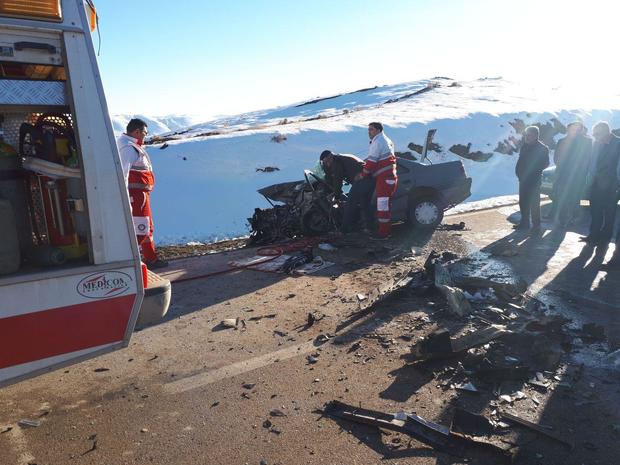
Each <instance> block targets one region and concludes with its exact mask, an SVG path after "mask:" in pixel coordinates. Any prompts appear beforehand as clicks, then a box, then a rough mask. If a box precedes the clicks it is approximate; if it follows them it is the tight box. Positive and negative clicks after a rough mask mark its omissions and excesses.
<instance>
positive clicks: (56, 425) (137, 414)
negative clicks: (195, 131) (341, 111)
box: [0, 207, 620, 465]
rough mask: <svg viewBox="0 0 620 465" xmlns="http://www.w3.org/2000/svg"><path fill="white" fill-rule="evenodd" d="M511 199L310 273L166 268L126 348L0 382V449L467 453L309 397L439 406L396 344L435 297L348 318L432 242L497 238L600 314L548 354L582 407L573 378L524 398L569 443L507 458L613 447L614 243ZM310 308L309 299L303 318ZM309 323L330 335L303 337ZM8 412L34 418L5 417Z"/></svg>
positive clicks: (367, 456)
mask: <svg viewBox="0 0 620 465" xmlns="http://www.w3.org/2000/svg"><path fill="white" fill-rule="evenodd" d="M514 211H515V208H514V207H503V208H500V209H495V210H488V211H482V212H476V213H470V214H464V215H461V216H459V217H449V218H447V219H446V221H447V222H458V221H465V222H466V224H467V228H468V230H466V231H438V232H436V233H435V234H434V235H433V237H432V238H430V240H429V239H428V238H420V237H410V236H409V235H408V234H407V232H404V231H400V232H399V235H398V240H396V241H393V242H392V243H390V244H388V245H389V246H390V247H401V248H402V249H404V250H407V251H409V248H410V246H411V245H417V247H418V248H417V249H416V252H417V255H416V256H411V253H409V254H408V256H407V257H406V258H404V259H403V257H402V256H401V257H397V258H396V259H394V260H387V261H384V260H383V258H384V257H385V255H390V254H391V253H392V252H396V251H394V250H393V251H391V252H389V253H388V252H384V253H381V252H380V251H379V252H377V249H376V248H375V249H374V250H367V249H365V248H363V247H362V248H359V247H349V248H341V249H340V250H339V251H338V252H334V253H332V254H331V256H330V257H327V258H329V259H332V260H333V261H334V262H336V265H334V266H333V267H331V268H328V269H326V270H324V271H322V272H320V273H319V274H316V275H310V276H302V277H288V276H283V275H280V274H273V273H264V272H257V271H240V272H237V273H235V274H230V275H222V276H217V277H213V278H209V279H204V280H195V281H189V282H185V283H179V284H176V285H174V286H173V302H172V306H171V309H170V312H169V315H168V317H167V318H166V320H165V321H163V322H162V323H160V324H158V325H155V326H152V327H149V328H146V329H144V330H141V331H139V332H137V333H136V334H135V335H134V336H133V338H132V341H131V344H130V346H129V347H128V348H127V349H124V350H121V351H118V352H116V353H113V354H110V355H107V356H103V357H99V358H97V359H94V360H91V361H88V362H84V363H81V364H78V365H75V366H72V367H69V368H68V369H65V370H59V371H56V372H53V373H50V374H47V375H44V376H40V377H38V378H36V379H32V380H29V381H26V382H22V383H20V384H17V385H14V386H10V387H7V388H4V389H2V390H0V464H1V465H13V464H15V465H26V464H37V465H52V464H53V465H64V464H73V463H75V464H92V465H95V464H96V465H116V464H154V465H163V464H241V465H242V464H246V463H247V464H256V465H258V464H260V463H266V464H269V465H271V464H278V463H279V464H283V465H284V464H347V465H349V464H360V465H361V464H364V465H366V464H459V463H484V462H481V461H480V460H479V459H476V458H473V459H470V458H466V459H455V458H454V457H451V456H447V455H445V454H438V453H437V452H436V451H434V450H432V449H430V448H428V447H426V446H424V445H422V444H420V443H417V442H416V441H411V440H410V439H409V438H407V437H403V436H401V435H398V434H396V433H391V434H387V433H386V434H379V433H378V432H377V430H374V429H372V428H369V427H362V428H349V427H347V425H344V424H340V425H339V424H337V423H336V422H334V421H332V420H330V419H326V418H321V416H320V414H319V413H317V409H320V408H321V407H322V406H323V405H324V404H325V403H326V402H328V401H330V400H333V399H338V400H341V401H346V402H348V403H351V404H354V405H359V404H363V406H364V407H366V408H375V409H378V410H383V411H388V412H396V411H400V410H405V411H416V412H418V414H420V415H422V416H424V417H425V418H428V419H430V420H434V421H438V422H442V423H444V424H445V423H446V422H448V423H449V421H448V420H447V413H446V412H447V407H448V406H449V405H450V404H451V403H452V402H454V400H455V396H457V394H455V393H454V392H453V391H450V390H446V389H445V388H443V387H441V386H440V385H439V384H438V383H437V381H436V380H435V379H434V378H433V376H432V374H431V375H429V374H428V373H426V374H420V373H418V372H409V371H407V369H406V367H405V366H404V363H403V361H402V360H401V359H400V355H401V354H403V353H406V352H408V350H409V346H410V344H411V343H412V341H413V342H415V340H416V339H418V338H419V337H421V336H423V335H424V334H427V333H428V332H429V331H430V330H431V328H432V326H433V318H434V314H435V313H436V311H437V309H438V308H440V307H441V306H442V303H441V302H438V301H435V300H429V299H420V298H413V297H412V298H402V299H399V300H398V301H397V302H388V303H386V304H385V305H383V308H381V309H380V310H379V311H376V312H373V313H371V314H369V315H365V316H364V317H362V318H359V319H355V318H354V316H355V311H356V309H357V308H358V306H359V299H358V297H357V294H364V295H367V294H368V293H370V292H371V291H372V289H374V288H375V287H376V286H377V284H379V283H381V282H383V281H385V280H386V279H388V278H390V277H399V276H402V275H404V274H405V273H406V272H408V271H409V270H410V269H412V268H414V267H420V266H421V265H422V263H423V262H424V259H425V257H426V255H427V253H428V252H429V251H430V250H432V249H436V250H441V251H443V250H451V251H454V252H456V253H459V254H466V253H468V252H477V251H479V250H484V249H485V248H486V249H490V248H492V247H496V246H497V245H498V244H501V245H502V246H506V244H510V245H509V246H508V247H511V248H514V250H515V252H516V253H515V254H514V255H513V256H510V257H505V258H502V260H504V261H506V263H507V264H508V265H509V266H511V267H513V268H514V270H515V272H516V273H517V274H518V275H520V276H522V277H523V278H524V279H525V280H526V281H527V282H528V283H529V284H530V292H531V293H532V294H533V295H536V296H538V297H539V298H540V299H541V300H545V301H546V302H547V303H548V304H549V305H550V307H551V308H553V309H555V310H556V311H557V312H560V313H562V314H565V315H566V316H568V317H569V318H572V319H573V321H574V324H575V325H580V324H582V323H583V322H591V321H593V322H597V323H599V324H603V325H604V326H605V327H606V328H608V339H609V342H608V344H609V347H604V348H603V349H604V350H603V349H601V348H600V347H598V348H592V347H589V346H588V347H581V349H579V350H575V351H573V352H572V353H570V354H568V355H567V356H566V357H567V359H566V360H567V361H566V363H565V365H564V366H565V368H566V369H567V370H570V369H571V368H574V366H582V367H585V368H582V369H585V373H586V375H587V376H585V377H584V380H583V382H584V383H585V384H584V387H583V389H585V390H590V391H592V392H593V397H592V396H591V397H589V398H587V399H586V402H590V403H589V404H588V403H586V404H581V405H582V407H583V408H584V409H587V412H589V413H590V414H591V415H590V414H588V415H589V416H588V415H586V414H585V413H584V414H583V415H586V416H587V418H585V420H584V419H583V418H581V417H579V416H578V415H577V413H575V412H576V411H574V412H570V411H567V409H566V408H565V405H567V404H566V402H568V401H569V400H570V401H571V402H573V401H575V399H572V398H571V395H573V394H574V393H573V394H571V395H569V396H568V397H566V395H560V391H559V390H555V391H554V392H552V393H548V394H547V395H546V396H544V395H540V399H541V401H540V406H539V407H537V405H538V404H536V405H532V406H530V407H529V410H528V412H529V413H528V414H529V415H530V416H533V417H538V418H541V419H545V420H546V421H547V422H550V423H553V422H554V421H561V422H564V423H565V425H568V426H565V428H566V431H563V432H564V433H566V434H572V435H573V436H575V437H578V440H577V442H576V447H575V449H574V450H573V451H572V452H571V453H570V454H569V455H566V454H564V455H562V454H563V453H562V452H557V455H554V454H556V452H554V451H547V449H546V448H545V447H547V446H546V445H544V444H543V445H540V447H539V449H537V450H540V451H541V452H540V453H538V455H533V456H532V455H530V456H528V457H534V458H533V459H529V458H527V457H525V456H523V457H521V462H518V463H545V464H547V463H557V462H556V460H557V461H561V463H565V464H572V463H575V464H581V463H588V464H594V463H599V464H610V465H611V464H614V463H617V461H616V460H615V459H616V457H617V456H618V453H619V452H620V447H619V446H618V437H617V435H616V434H617V431H616V430H615V429H614V428H615V426H613V425H620V414H619V412H618V407H617V405H618V402H617V400H618V393H619V391H618V387H617V380H618V377H617V372H616V371H614V370H612V369H610V367H612V366H613V360H612V361H610V358H609V356H608V355H607V352H608V351H609V350H610V348H614V347H617V345H616V344H617V343H616V340H615V337H614V334H613V333H615V331H611V330H610V329H613V328H614V327H615V325H616V324H617V321H616V320H617V318H616V312H617V309H618V302H620V299H619V297H620V286H619V284H620V279H619V276H618V275H619V274H620V273H618V274H613V273H609V274H608V273H606V272H604V271H601V270H600V269H599V265H600V263H601V261H603V260H606V259H608V258H609V256H610V254H611V251H612V249H613V245H612V246H611V247H610V248H609V249H606V250H596V249H587V248H584V246H583V244H582V243H580V242H579V241H578V233H579V232H583V228H584V227H585V222H582V223H580V225H579V226H578V227H577V228H575V230H569V231H554V232H551V231H545V232H544V234H542V235H541V236H531V235H528V234H525V233H518V234H515V233H513V231H512V229H511V223H510V222H508V221H507V219H508V218H509V217H510V216H511V215H512V214H513V213H514ZM580 228H581V229H580ZM249 255H251V251H247V250H242V251H233V252H224V253H221V254H216V255H211V256H207V257H198V258H193V259H187V260H185V261H179V262H174V263H173V266H176V268H178V270H177V272H178V273H180V274H183V273H186V272H187V271H185V270H193V272H199V271H201V270H202V271H209V270H216V269H218V267H219V266H221V265H222V264H225V263H226V262H228V261H229V260H231V259H239V258H243V257H247V256H249ZM311 311H320V312H322V313H324V314H325V315H326V316H325V318H324V319H322V320H321V321H319V322H317V323H316V324H314V325H313V326H312V327H310V328H307V327H306V326H305V323H306V321H307V314H308V313H309V312H311ZM352 316H353V317H352ZM237 317H240V318H241V319H243V320H245V327H244V328H243V329H224V330H218V324H219V323H220V321H221V320H223V319H225V318H237ZM321 334H328V335H330V339H329V340H328V341H327V342H326V343H324V344H317V343H316V342H315V340H316V338H317V336H319V335H321ZM335 334H337V335H338V336H339V338H337V339H335V340H334V338H333V337H331V336H333V335H335ZM404 336H407V337H404ZM334 341H336V342H338V343H335V342H334ZM26 342H27V341H26ZM356 342H359V343H360V344H359V346H357V345H355V343H356ZM308 355H313V357H314V358H315V360H317V361H316V363H310V362H309V360H308V358H307V357H308ZM571 365H572V367H571ZM97 369H105V370H97ZM95 370H97V371H95ZM574 386H577V381H575V382H574ZM574 389H576V387H575V388H574ZM579 389H581V388H579ZM575 395H576V394H575ZM567 399H568V400H567ZM575 402H576V401H575ZM571 405H572V404H571ZM562 415H564V417H563V416H562ZM22 419H36V420H39V421H40V426H38V427H33V428H28V427H20V426H18V424H17V423H18V422H19V421H20V420H22ZM558 419H560V420H558ZM571 419H572V420H571ZM569 423H570V425H569ZM561 424H562V423H560V425H561ZM341 426H342V428H341ZM618 430H620V426H619V427H618ZM537 447H538V446H537ZM531 453H532V452H531V451H530V454H531ZM539 455H540V457H539ZM551 457H554V458H551ZM261 461H263V462H261ZM466 461H467V462H466ZM487 463H488V462H487Z"/></svg>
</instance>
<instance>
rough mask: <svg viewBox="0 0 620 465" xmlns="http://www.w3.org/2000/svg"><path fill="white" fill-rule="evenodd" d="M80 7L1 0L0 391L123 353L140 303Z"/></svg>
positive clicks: (45, 0)
mask: <svg viewBox="0 0 620 465" xmlns="http://www.w3.org/2000/svg"><path fill="white" fill-rule="evenodd" d="M85 5H86V3H85V2H84V1H83V0H62V1H58V0H56V1H54V0H51V1H50V0H38V1H26V0H11V1H10V2H9V1H6V2H3V1H0V126H1V129H2V131H1V132H0V207H1V208H3V209H4V210H3V214H4V215H5V216H3V217H2V218H0V242H2V244H3V245H0V347H1V349H0V386H2V385H6V384H9V383H13V382H16V381H19V380H23V379H26V378H28V377H32V376H35V375H37V374H41V373H44V372H47V371H49V370H53V369H56V368H59V367H62V366H66V365H70V364H72V363H76V362H78V361H81V360H85V359H87V358H91V357H94V356H97V355H99V354H103V353H106V352H110V351H112V350H115V349H119V348H121V347H125V346H127V344H128V343H129V339H130V337H131V334H132V332H133V329H134V324H135V321H136V318H137V316H138V312H139V309H140V306H141V303H142V299H143V295H144V289H143V275H142V269H141V265H140V255H139V252H138V248H137V243H136V239H135V234H134V229H133V224H132V220H131V214H130V209H129V201H128V196H127V191H126V188H125V183H124V179H123V175H122V170H121V167H120V162H119V156H118V152H117V148H116V143H115V139H114V134H113V130H112V124H111V121H110V117H109V114H108V109H107V104H106V100H105V96H104V93H103V87H102V84H101V78H100V75H99V70H98V66H97V61H96V56H95V52H94V48H93V43H92V39H91V32H90V27H89V17H90V18H91V21H92V16H91V12H90V11H88V10H89V6H88V5H87V6H86V8H85ZM5 239H6V240H5Z"/></svg>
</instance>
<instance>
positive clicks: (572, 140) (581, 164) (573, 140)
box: [553, 121, 592, 227]
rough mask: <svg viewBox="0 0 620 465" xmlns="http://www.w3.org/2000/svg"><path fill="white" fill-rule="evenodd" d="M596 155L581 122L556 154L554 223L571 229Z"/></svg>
mask: <svg viewBox="0 0 620 465" xmlns="http://www.w3.org/2000/svg"><path fill="white" fill-rule="evenodd" d="M591 153H592V139H590V138H589V137H588V136H587V135H585V128H584V126H583V124H582V123H581V122H579V121H576V122H574V123H571V124H569V125H568V127H567V128H566V137H564V138H562V139H560V140H559V141H558V144H557V146H556V148H555V152H554V154H553V161H554V163H555V165H556V171H555V180H554V182H553V210H554V220H555V221H556V223H557V224H559V225H560V226H564V227H565V226H567V225H568V224H569V223H570V222H571V221H572V220H573V218H574V216H575V213H576V212H577V209H578V207H579V202H580V201H581V199H582V198H583V197H584V193H585V190H586V173H587V171H588V165H589V163H590V156H591Z"/></svg>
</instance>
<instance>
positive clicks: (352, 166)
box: [321, 150, 375, 233]
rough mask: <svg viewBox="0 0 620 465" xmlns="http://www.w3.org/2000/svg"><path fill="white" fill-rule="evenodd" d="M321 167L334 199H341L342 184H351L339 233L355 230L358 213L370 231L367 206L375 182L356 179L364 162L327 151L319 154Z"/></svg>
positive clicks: (352, 156)
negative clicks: (334, 195)
mask: <svg viewBox="0 0 620 465" xmlns="http://www.w3.org/2000/svg"><path fill="white" fill-rule="evenodd" d="M321 166H322V167H323V171H325V181H326V182H327V183H328V184H329V185H330V186H331V188H332V189H333V190H334V193H335V194H336V198H338V199H340V198H342V184H343V182H347V183H349V184H351V190H350V191H349V195H348V196H347V201H346V203H345V205H344V214H343V218H342V227H341V231H342V232H343V233H348V232H351V231H353V229H355V226H356V224H357V222H358V221H359V217H360V213H362V215H363V217H364V218H363V219H364V220H365V222H366V227H367V229H370V225H371V223H372V217H371V215H369V211H368V210H369V208H368V207H369V204H370V199H371V197H372V194H373V192H374V190H375V181H374V179H373V178H372V177H370V178H363V179H358V180H356V178H357V177H358V175H359V174H360V173H361V172H362V169H363V167H364V162H363V161H362V160H361V159H359V158H358V157H356V156H355V155H346V154H334V153H332V152H330V151H329V150H325V151H324V152H323V153H321Z"/></svg>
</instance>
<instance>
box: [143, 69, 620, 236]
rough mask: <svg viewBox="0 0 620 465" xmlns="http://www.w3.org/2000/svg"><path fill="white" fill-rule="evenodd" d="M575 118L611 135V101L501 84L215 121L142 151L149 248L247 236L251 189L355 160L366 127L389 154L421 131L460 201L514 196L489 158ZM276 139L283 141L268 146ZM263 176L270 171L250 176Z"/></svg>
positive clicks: (615, 100)
mask: <svg viewBox="0 0 620 465" xmlns="http://www.w3.org/2000/svg"><path fill="white" fill-rule="evenodd" d="M577 118H580V119H582V120H583V121H584V122H585V124H586V125H587V126H588V127H591V126H592V124H593V123H595V122H596V121H598V120H601V119H604V120H607V121H609V122H610V124H611V125H612V127H613V128H618V127H620V97H618V96H586V95H583V94H579V93H575V92H574V91H571V92H569V91H568V90H562V89H555V90H552V89H539V90H533V89H530V88H525V87H522V86H520V85H518V84H516V83H512V82H508V81H505V80H502V79H494V80H478V81H472V82H463V83H457V84H453V81H450V80H446V79H439V80H435V81H433V80H429V81H419V82H414V83H406V84H400V85H395V86H384V87H377V88H373V89H366V90H362V91H358V92H352V93H349V94H343V95H339V96H333V97H332V98H327V99H317V100H316V101H313V102H310V103H307V104H304V102H301V104H295V105H291V106H289V107H280V108H276V109H272V110H265V111H262V112H252V113H247V114H243V115H239V116H235V117H228V118H220V119H217V120H214V121H210V122H207V123H203V124H195V125H194V126H191V127H189V128H185V129H183V131H182V133H177V134H174V132H175V131H176V132H179V130H178V129H177V130H171V131H169V132H168V134H167V135H166V136H165V140H166V141H167V146H166V148H165V149H164V150H162V149H160V147H162V145H152V146H149V147H148V150H149V153H150V155H151V157H152V160H153V163H154V165H155V171H156V178H157V181H156V182H157V185H156V188H155V190H154V192H153V209H154V219H155V225H156V226H155V239H156V241H157V242H158V243H160V244H161V243H180V242H188V241H201V242H207V241H214V240H221V239H226V238H229V237H236V236H241V235H244V234H247V231H248V230H247V222H246V219H247V218H248V217H250V216H251V215H252V213H253V210H254V208H255V207H260V208H265V207H267V206H269V205H268V203H267V202H266V201H265V200H264V199H263V198H262V197H261V196H260V195H259V194H258V193H257V192H256V190H257V189H259V188H261V187H264V186H266V185H269V184H274V183H278V182H284V181H292V180H298V179H301V178H302V176H303V169H305V168H313V167H314V166H315V165H316V162H317V159H318V156H319V154H320V153H321V151H323V150H325V149H330V150H333V151H336V152H341V153H354V154H357V155H359V156H361V157H362V158H363V157H364V156H365V154H366V151H367V147H368V136H367V130H366V126H367V124H368V123H369V122H370V121H381V122H383V123H384V125H385V127H386V133H387V134H388V135H389V137H390V138H392V140H393V141H394V143H395V145H396V149H397V150H398V151H408V150H409V149H408V148H407V146H408V145H409V143H411V142H414V143H416V144H422V143H423V140H424V137H425V134H426V131H427V130H428V129H430V128H436V129H437V135H436V137H435V141H436V142H437V143H438V144H439V145H440V146H441V150H440V151H439V152H438V153H435V152H431V153H430V160H431V162H433V163H440V162H443V161H450V160H457V159H458V160H461V161H463V163H464V165H465V169H466V171H467V173H468V175H469V176H471V177H472V178H473V186H472V196H471V197H470V199H469V201H479V200H483V199H488V198H492V197H497V196H504V195H514V194H516V192H517V181H516V179H515V177H514V166H515V163H516V155H514V154H512V155H509V154H505V153H499V152H496V151H495V150H496V149H497V150H499V151H503V152H507V151H506V150H505V147H506V144H508V146H509V145H510V144H511V143H514V141H517V140H518V139H519V138H520V135H519V134H518V132H520V130H521V129H522V127H523V126H524V125H529V124H534V123H540V124H547V126H548V127H549V128H552V126H553V127H555V128H560V131H557V130H550V132H548V139H549V143H550V144H552V145H553V143H554V142H555V141H557V140H558V139H559V138H560V137H561V136H562V134H561V127H562V125H565V124H567V123H569V122H571V121H574V120H575V119H577ZM555 120H557V122H555V123H554V121H555ZM159 122H160V123H161V121H159ZM149 127H150V130H151V133H156V132H157V131H156V130H154V129H153V127H151V125H150V124H149ZM205 134H208V136H205ZM276 134H279V135H282V136H285V140H283V141H282V142H280V143H275V142H272V137H273V136H274V135H276ZM280 139H284V137H280ZM511 141H512V142H511ZM500 143H504V148H502V147H501V145H498V144H500ZM456 144H461V145H464V146H467V145H468V144H471V147H470V152H475V151H479V152H480V153H482V154H484V155H486V156H489V155H490V158H489V159H488V161H486V162H478V161H473V160H469V159H464V158H462V157H460V156H458V155H456V154H454V153H452V152H450V150H449V149H450V148H451V147H452V146H454V145H456ZM414 155H416V154H415V153H414ZM265 166H273V167H277V168H278V169H279V171H273V172H268V173H264V172H259V171H257V168H263V167H265Z"/></svg>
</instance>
